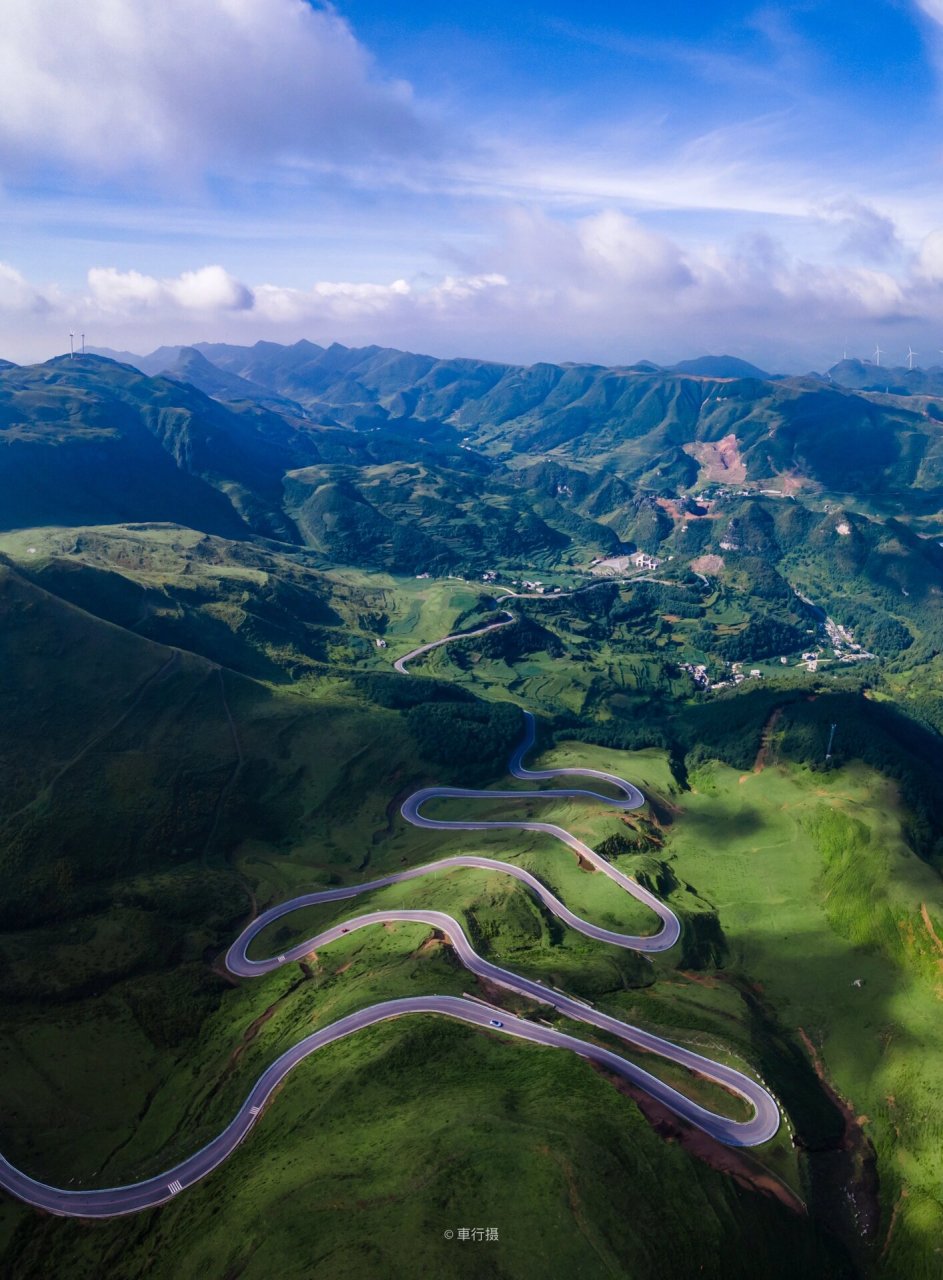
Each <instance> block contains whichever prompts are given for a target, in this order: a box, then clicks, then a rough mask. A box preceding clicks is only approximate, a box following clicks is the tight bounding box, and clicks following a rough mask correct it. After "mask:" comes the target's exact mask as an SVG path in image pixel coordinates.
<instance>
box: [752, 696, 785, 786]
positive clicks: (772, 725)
mask: <svg viewBox="0 0 943 1280" xmlns="http://www.w3.org/2000/svg"><path fill="white" fill-rule="evenodd" d="M782 714H783V709H782V707H774V708H773V710H772V711H771V712H770V717H769V719H768V720H767V721H766V724H764V725H763V732H762V734H761V736H760V749H759V751H758V752H757V753H756V759H755V760H754V761H753V772H754V773H762V772H763V770H764V769H765V768H766V766H767V765H768V764H769V752H770V747H771V746H772V744H773V734H774V733H775V732H776V726H777V725H778V724H779V721H780V717H781V716H782Z"/></svg>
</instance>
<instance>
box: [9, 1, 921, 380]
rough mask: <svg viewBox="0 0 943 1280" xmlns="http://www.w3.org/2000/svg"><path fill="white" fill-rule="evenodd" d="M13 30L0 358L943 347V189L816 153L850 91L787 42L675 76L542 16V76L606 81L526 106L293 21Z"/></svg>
mask: <svg viewBox="0 0 943 1280" xmlns="http://www.w3.org/2000/svg"><path fill="white" fill-rule="evenodd" d="M875 5H876V7H877V8H887V9H888V13H890V9H891V8H895V7H894V6H890V5H887V6H882V5H881V4H880V2H879V0H875ZM355 7H356V6H355ZM368 8H369V6H368ZM551 9H553V4H552V3H551V4H549V5H548V10H551ZM895 13H896V17H897V21H898V22H899V23H900V22H901V21H903V20H902V19H901V18H900V11H899V7H896V8H895ZM909 13H910V20H911V21H910V28H909V29H908V30H909V35H908V39H909V40H910V43H909V44H907V45H906V47H902V49H901V51H900V53H899V56H900V57H901V58H902V59H911V60H912V59H913V57H914V56H915V55H914V50H915V49H920V50H922V51H923V52H922V54H921V56H922V57H923V58H924V60H925V64H926V65H925V68H924V70H925V73H926V75H927V77H928V84H927V88H926V91H925V95H924V96H925V102H924V107H925V110H926V113H927V117H928V118H933V119H937V118H938V116H939V103H938V101H937V98H936V87H935V83H932V82H931V81H930V78H931V77H935V74H936V73H935V70H934V68H935V66H936V59H937V57H938V54H939V37H940V36H941V35H943V31H941V29H940V28H941V26H943V4H941V3H940V2H939V0H920V3H919V4H914V5H913V6H912V8H911V10H910V11H909ZM4 16H5V39H4V42H3V46H2V48H0V181H2V194H0V210H2V212H3V213H4V216H5V222H6V224H7V226H8V227H9V228H10V233H9V234H8V236H7V237H6V242H5V245H4V246H3V249H2V257H3V258H4V259H5V260H6V261H5V262H4V264H3V265H0V326H2V330H3V332H2V337H3V351H2V353H0V354H3V355H7V356H10V357H11V358H14V359H29V358H36V357H40V356H43V355H46V354H50V353H51V352H53V351H59V350H62V349H63V348H64V347H65V346H66V345H67V336H68V329H69V328H70V327H74V328H76V329H77V330H79V329H81V330H83V331H85V332H86V333H88V334H89V335H90V337H89V340H90V341H94V342H95V343H97V344H99V345H115V346H129V345H135V344H137V345H141V346H146V345H158V344H159V343H161V342H171V341H173V342H178V341H196V340H200V339H232V340H236V341H241V342H244V341H251V340H253V339H255V338H258V337H267V338H273V339H277V340H281V341H286V340H288V341H290V340H294V339H296V338H298V337H300V336H307V337H311V338H313V339H316V340H318V341H330V340H331V339H333V338H337V339H339V340H341V341H345V342H353V343H366V342H373V341H376V342H380V343H384V344H389V345H401V346H402V345H410V346H414V347H422V348H424V349H426V350H429V351H432V352H433V353H435V354H456V353H468V354H471V355H478V356H486V357H493V358H508V359H520V360H535V359H541V358H546V359H555V360H560V359H568V358H570V359H597V360H600V361H606V362H611V361H630V360H633V359H636V358H638V357H641V356H643V355H644V356H651V357H652V358H654V359H664V360H672V359H676V358H678V357H680V356H683V355H686V354H690V353H692V352H695V351H699V350H720V349H725V350H731V351H733V352H735V353H737V354H742V355H744V356H746V357H747V358H750V359H753V360H755V361H757V362H758V363H761V364H765V365H768V366H770V365H771V366H773V367H779V368H784V369H787V368H793V369H801V368H807V367H811V366H813V365H819V366H821V365H822V364H823V363H828V362H830V361H831V360H833V359H835V358H837V357H838V356H839V355H840V354H841V350H842V348H843V347H844V346H845V345H846V343H847V345H848V347H849V348H850V349H854V350H856V353H857V354H861V355H865V354H868V353H869V352H870V351H871V350H873V347H874V345H875V343H876V342H880V344H881V346H882V347H885V348H893V347H894V345H895V344H896V345H898V346H900V347H901V349H902V350H903V351H905V350H906V348H907V345H908V343H912V344H913V345H914V346H915V347H917V348H918V349H920V348H921V347H925V348H926V349H927V350H931V349H933V350H935V348H936V347H937V346H943V315H941V301H943V217H941V215H940V214H939V211H938V207H937V204H936V194H935V193H936V191H937V190H938V178H939V174H938V172H937V170H938V168H939V160H938V159H937V158H936V156H935V153H932V152H930V153H929V155H930V158H929V160H928V161H927V163H926V164H924V165H923V166H922V167H921V168H919V170H918V167H917V166H916V164H915V157H916V154H917V152H916V151H914V150H908V147H909V145H910V144H909V142H908V144H907V146H904V145H903V143H902V145H901V147H900V148H899V149H898V151H897V152H896V153H895V154H894V155H893V156H891V157H890V159H889V161H888V163H886V164H883V165H881V166H876V165H875V164H874V157H873V155H870V154H868V152H867V150H866V149H865V150H864V152H862V149H861V148H856V147H853V146H848V145H847V144H846V143H844V141H843V145H842V146H840V147H838V146H836V145H835V141H836V140H835V138H834V137H831V136H829V137H823V135H822V129H821V121H822V116H823V112H826V111H830V112H831V113H832V115H833V116H834V118H836V119H839V120H841V121H844V120H845V119H847V118H848V116H849V113H853V111H854V107H855V100H854V96H853V91H851V90H849V91H847V92H845V96H844V97H842V96H841V94H840V92H839V89H838V88H836V87H835V85H833V84H831V83H829V80H828V77H827V74H826V73H827V70H828V69H827V68H826V67H825V66H824V64H822V62H821V56H820V50H819V48H818V46H816V45H815V43H814V38H813V37H814V33H813V32H810V31H800V30H799V29H798V27H796V26H795V25H792V26H791V25H790V23H791V22H792V20H793V15H791V14H790V12H789V11H786V10H783V11H779V12H776V11H775V10H769V11H768V12H766V16H765V18H763V20H762V21H760V18H759V17H757V16H756V15H752V17H751V16H750V15H749V14H748V13H747V12H746V9H744V13H743V15H742V21H741V22H740V26H739V27H737V26H736V24H734V25H733V26H731V23H730V19H729V14H728V16H727V19H726V25H725V26H724V25H723V24H721V25H720V26H718V28H717V30H716V31H715V32H712V33H710V35H709V37H705V38H703V39H701V40H700V42H699V44H698V46H697V48H696V49H695V48H693V47H691V46H690V45H686V44H685V43H684V41H683V39H682V38H681V35H676V36H675V37H673V38H670V36H666V35H663V34H661V33H659V34H658V37H657V38H656V37H655V35H654V34H652V33H651V32H650V33H648V34H646V33H645V31H644V30H643V31H641V33H639V32H635V31H633V33H632V34H631V37H630V36H629V35H628V34H627V33H626V32H621V33H620V32H612V31H606V30H602V29H592V28H581V29H579V30H577V29H575V28H572V27H570V26H567V24H566V22H564V21H563V19H562V18H560V19H559V21H557V24H556V27H553V24H552V23H551V22H550V18H549V16H548V26H547V31H551V32H553V31H555V32H556V36H557V38H558V39H559V40H560V42H561V47H560V50H559V53H560V58H561V60H562V61H561V64H560V65H561V66H564V67H566V66H569V65H570V63H575V62H576V61H578V58H579V57H585V58H590V59H591V61H590V62H589V63H588V65H589V66H590V67H595V66H596V65H597V63H596V60H597V59H600V60H601V61H599V63H598V65H599V66H600V68H601V69H602V68H603V67H604V66H609V67H610V69H611V71H612V74H613V76H614V77H615V78H614V79H613V81H612V83H613V85H614V86H615V89H614V90H613V92H612V93H610V94H608V95H603V94H599V93H597V94H596V95H595V98H594V97H593V95H592V92H591V91H592V86H591V85H589V86H587V85H582V84H571V83H569V82H565V77H564V78H563V79H560V82H559V83H551V81H550V80H548V81H547V83H546V84H543V83H542V82H539V81H537V82H535V81H534V80H533V77H532V79H531V81H530V82H527V83H524V82H523V80H521V77H520V76H518V75H517V74H516V70H515V67H514V66H513V65H511V55H512V53H516V54H520V50H510V51H508V50H504V51H503V54H502V51H501V50H497V52H496V55H495V61H496V63H498V62H500V58H499V57H498V55H499V54H502V56H504V55H506V58H507V60H508V61H509V65H511V71H513V72H514V74H511V73H510V72H509V73H508V74H507V76H506V77H505V81H502V82H500V83H498V81H499V80H500V77H499V75H498V73H497V72H492V71H491V70H490V69H489V68H488V67H484V66H476V65H475V64H474V60H473V59H468V58H466V59H465V64H467V65H463V66H460V65H459V61H458V59H459V58H460V57H461V49H460V48H459V50H458V52H455V53H453V52H452V51H450V49H449V48H448V47H447V46H445V45H442V44H439V45H435V44H434V43H430V42H431V41H432V36H429V35H427V34H426V32H425V29H424V28H422V27H421V26H417V28H416V31H415V38H414V40H413V41H412V44H411V46H410V54H409V58H410V59H411V61H410V62H409V64H408V71H409V75H408V76H407V75H404V74H402V71H403V67H404V66H405V65H406V61H407V59H406V54H404V53H403V50H402V48H400V47H395V46H393V45H389V46H388V47H387V46H384V47H383V48H382V49H380V50H379V51H376V50H373V49H371V48H370V47H368V43H367V41H366V39H365V38H362V37H361V35H360V34H359V33H358V32H357V31H356V30H355V28H354V27H353V26H352V25H351V23H350V21H348V20H347V18H346V17H345V16H344V14H343V12H342V11H341V10H338V9H335V8H333V7H329V6H319V5H316V4H312V3H309V2H308V0H160V2H159V0H137V3H135V4H134V5H128V4H126V3H124V2H123V0H89V3H88V4H86V6H85V7H84V8H83V10H82V11H81V14H80V15H79V14H78V13H77V12H76V11H75V9H74V7H73V6H71V5H68V4H66V3H65V2H64V0H39V2H38V3H37V2H36V0H9V3H8V5H7V7H6V10H5V15H4ZM402 21H403V22H404V23H406V24H408V22H409V21H410V18H409V16H408V14H407V13H405V11H404V15H403V19H402ZM796 21H798V19H796ZM382 31H383V28H382V27H376V33H378V34H377V40H378V41H379V40H380V36H381V35H382ZM731 32H733V35H731ZM544 37H546V31H545V32H543V33H542V36H541V38H544ZM862 38H863V37H862ZM424 41H425V43H424ZM712 42H713V43H712ZM823 47H824V46H823ZM580 49H582V50H583V52H582V53H580ZM587 49H588V50H589V52H588V53H587V52H586V50H587ZM417 51H418V52H417ZM521 56H523V55H522V54H521ZM450 57H451V58H452V59H453V61H452V63H451V64H450V63H449V58H450ZM437 59H438V61H439V63H441V64H442V68H443V70H442V73H441V74H439V75H437V74H436V60H437ZM606 59H609V62H606V61H605V60H606ZM764 59H765V61H764ZM548 65H549V64H548ZM770 68H772V70H773V71H775V72H776V75H773V74H771V71H770ZM621 71H624V73H625V79H624V93H623V92H622V89H621V88H620V86H621V85H622V84H623V81H622V80H621V79H619V73H620V72H621ZM560 76H561V77H562V76H563V72H562V71H561V72H560ZM646 77H647V79H646ZM787 77H788V79H789V85H788V93H787V92H786V91H785V90H784V89H783V88H782V83H781V82H783V81H784V80H785V79H786V78H787ZM572 79H574V80H575V79H576V77H575V76H574V77H572ZM833 79H836V77H834V76H833ZM443 80H445V81H447V82H448V83H449V84H450V85H451V84H453V83H454V84H455V85H457V86H458V87H457V88H455V89H450V90H449V91H447V92H444V91H443V89H442V84H443ZM479 83H480V84H481V85H482V86H483V88H482V91H481V92H480V93H479V92H477V91H475V92H469V91H468V88H469V86H472V89H474V90H477V87H478V85H479ZM513 85H517V88H513V87H512V86H513ZM878 89H879V86H878V88H875V90H874V92H878ZM620 94H621V96H620ZM849 94H851V96H850V97H849ZM515 95H517V96H515ZM604 98H605V105H604V106H603V105H602V102H603V99H604ZM858 105H859V106H860V107H862V109H863V107H864V95H862V99H861V102H860V103H859V104H858ZM922 154H923V155H924V156H927V155H928V148H927V147H926V146H924V147H923V149H922ZM928 169H929V170H930V172H928ZM938 329H939V330H940V332H939V333H938V332H937V330H938ZM92 335H93V336H92ZM926 362H928V363H929V362H930V361H929V360H927V361H926Z"/></svg>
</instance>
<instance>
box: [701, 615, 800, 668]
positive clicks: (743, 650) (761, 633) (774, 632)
mask: <svg viewBox="0 0 943 1280" xmlns="http://www.w3.org/2000/svg"><path fill="white" fill-rule="evenodd" d="M807 642H808V637H807V634H806V632H805V631H804V630H802V629H801V628H800V627H796V626H793V624H792V623H790V622H780V621H779V619H778V618H769V617H766V618H756V619H754V620H753V621H751V622H750V623H749V624H748V625H747V626H746V627H744V629H743V630H742V631H737V632H735V633H734V634H733V635H729V636H721V637H720V638H719V639H715V640H714V641H713V649H714V652H715V653H717V654H718V655H719V656H720V657H721V658H724V659H726V661H727V662H743V661H748V660H749V659H751V658H774V657H777V656H778V655H779V654H782V653H795V652H796V650H797V649H801V648H802V647H803V645H805V644H806V643H807Z"/></svg>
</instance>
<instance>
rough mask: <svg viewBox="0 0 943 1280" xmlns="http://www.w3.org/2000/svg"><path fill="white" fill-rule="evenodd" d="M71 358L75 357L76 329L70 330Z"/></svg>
mask: <svg viewBox="0 0 943 1280" xmlns="http://www.w3.org/2000/svg"><path fill="white" fill-rule="evenodd" d="M69 359H70V360H74V359H75V330H74V329H70V330H69Z"/></svg>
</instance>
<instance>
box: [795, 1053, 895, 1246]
mask: <svg viewBox="0 0 943 1280" xmlns="http://www.w3.org/2000/svg"><path fill="white" fill-rule="evenodd" d="M796 1029H797V1031H798V1032H799V1036H800V1038H801V1040H802V1043H803V1044H804V1045H805V1048H806V1052H807V1053H808V1055H809V1057H810V1059H811V1060H812V1066H813V1068H814V1069H815V1074H816V1075H817V1076H818V1078H819V1081H820V1083H821V1085H822V1088H823V1089H824V1090H825V1092H826V1093H827V1094H828V1096H829V1098H830V1099H831V1101H832V1102H833V1103H834V1104H835V1106H836V1107H837V1108H838V1110H839V1112H840V1113H841V1116H842V1118H843V1120H844V1121H845V1129H844V1133H843V1134H842V1139H841V1149H842V1150H843V1151H848V1152H850V1153H851V1155H852V1156H853V1157H854V1162H855V1177H854V1180H853V1181H852V1182H851V1183H850V1185H849V1188H848V1192H849V1195H851V1196H852V1197H853V1198H854V1200H855V1202H856V1204H857V1205H858V1209H859V1213H860V1219H861V1230H862V1233H863V1234H864V1235H865V1236H866V1237H867V1236H873V1234H874V1232H875V1231H876V1230H877V1227H878V1223H879V1221H880V1216H881V1210H880V1204H879V1202H878V1194H877V1175H876V1157H875V1154H874V1148H873V1146H872V1145H871V1140H870V1139H869V1138H868V1137H867V1135H866V1134H865V1133H864V1131H863V1130H862V1127H861V1126H862V1125H863V1124H865V1123H867V1122H868V1117H867V1116H858V1115H857V1114H856V1112H855V1109H854V1107H853V1106H852V1105H851V1103H850V1102H849V1101H848V1100H847V1099H846V1098H843V1097H842V1095H841V1094H840V1093H839V1092H838V1090H837V1089H836V1088H835V1086H834V1085H833V1084H832V1082H831V1080H829V1078H828V1073H827V1072H826V1070H825V1064H824V1063H823V1062H822V1059H821V1056H820V1055H819V1051H818V1049H817V1048H816V1047H815V1045H814V1044H813V1043H812V1040H811V1038H810V1037H809V1036H808V1035H807V1034H806V1032H805V1031H804V1030H803V1028H802V1027H797V1028H796Z"/></svg>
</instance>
